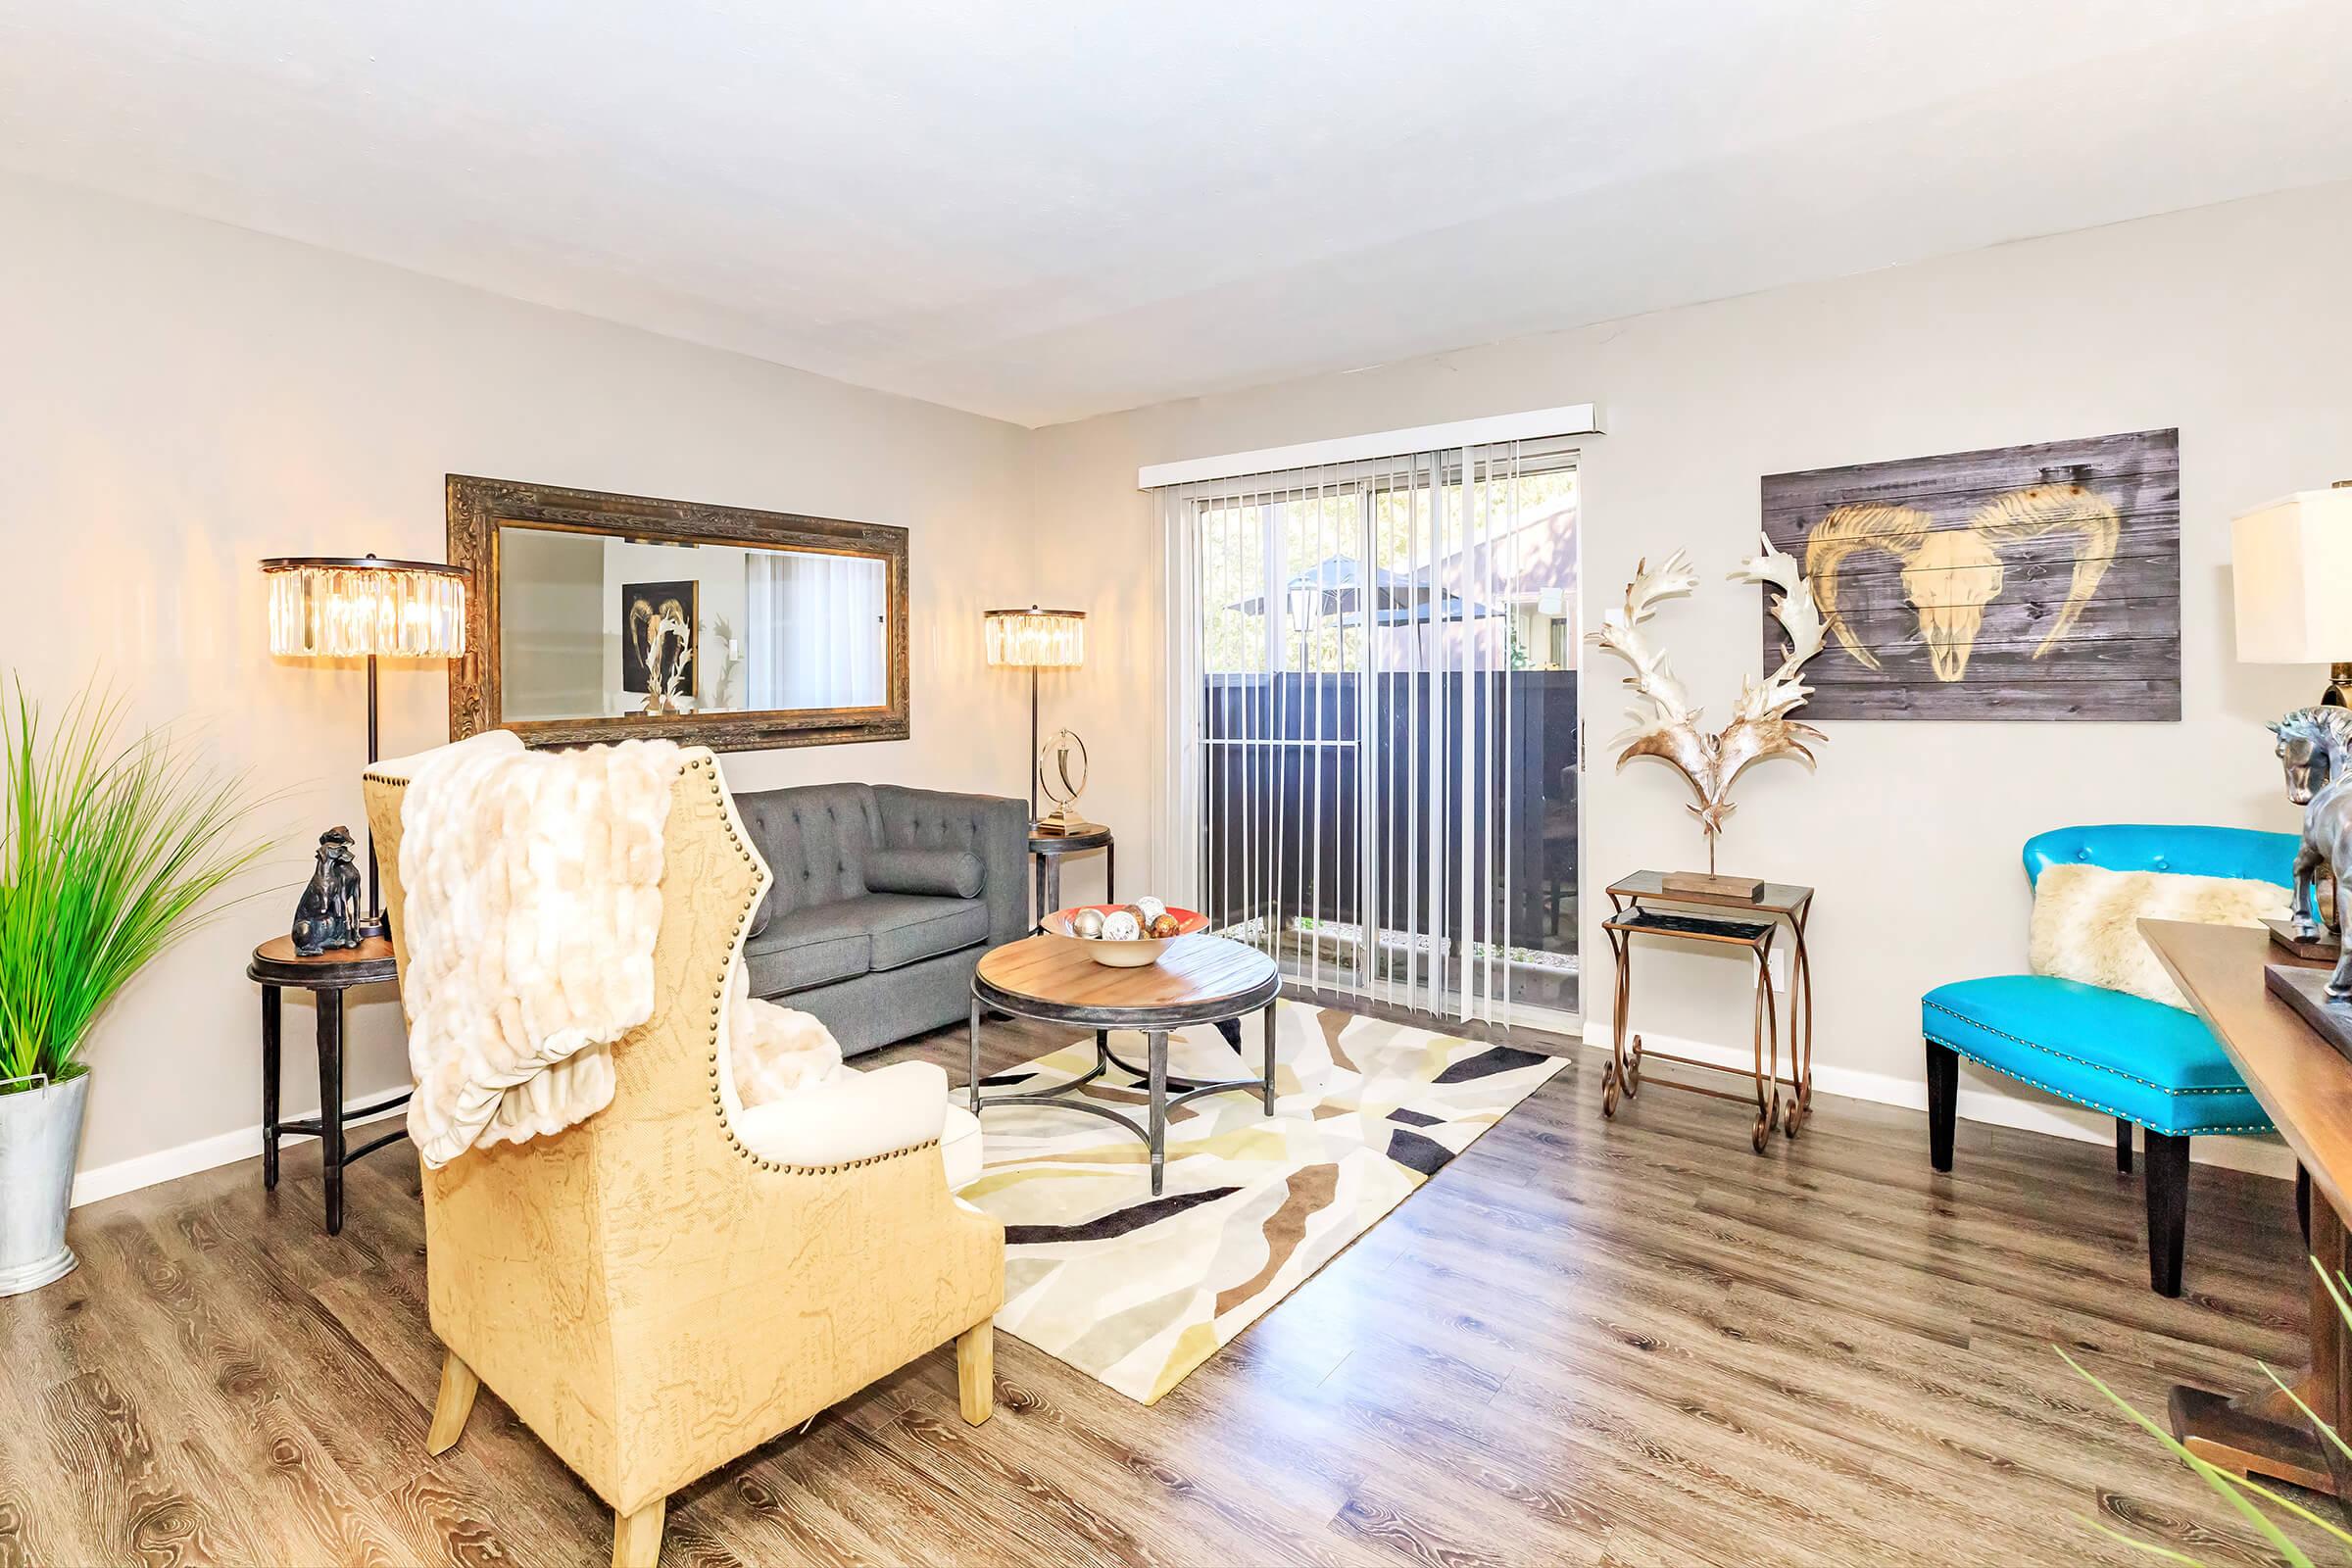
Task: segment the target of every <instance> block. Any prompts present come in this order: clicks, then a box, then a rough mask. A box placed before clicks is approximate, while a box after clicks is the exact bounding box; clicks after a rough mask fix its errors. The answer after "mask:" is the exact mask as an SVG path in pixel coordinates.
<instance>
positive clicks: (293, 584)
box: [262, 556, 466, 936]
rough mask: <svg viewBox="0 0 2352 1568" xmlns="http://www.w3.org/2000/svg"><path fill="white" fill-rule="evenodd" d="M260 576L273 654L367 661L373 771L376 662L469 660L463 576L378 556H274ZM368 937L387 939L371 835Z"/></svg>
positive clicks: (454, 569) (455, 569)
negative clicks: (265, 581) (266, 588)
mask: <svg viewBox="0 0 2352 1568" xmlns="http://www.w3.org/2000/svg"><path fill="white" fill-rule="evenodd" d="M262 573H263V575H264V576H266V577H267V578H269V580H270V652H271V653H272V654H275V655H277V656H279V657H280V658H284V659H365V660H367V661H368V765H369V766H371V767H372V766H373V765H374V764H375V762H376V761H377V760H378V759H377V752H376V735H377V731H376V711H375V662H376V661H377V660H378V659H379V658H380V659H457V658H460V657H461V656H463V655H464V654H465V652H466V572H465V569H464V568H463V567H459V566H449V565H443V564H441V563H439V562H433V561H383V560H379V559H378V558H376V557H374V556H274V557H271V558H270V560H268V561H265V562H263V563H262ZM366 931H367V934H368V935H369V936H382V935H383V934H384V904H383V898H382V895H381V894H380V893H379V892H378V891H377V888H376V868H375V835H374V833H372V832H370V833H369V834H368V914H367V920H366Z"/></svg>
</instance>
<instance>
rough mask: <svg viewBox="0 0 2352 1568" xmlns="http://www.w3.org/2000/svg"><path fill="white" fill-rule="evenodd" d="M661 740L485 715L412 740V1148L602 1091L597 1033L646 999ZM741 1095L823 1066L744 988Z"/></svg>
mask: <svg viewBox="0 0 2352 1568" xmlns="http://www.w3.org/2000/svg"><path fill="white" fill-rule="evenodd" d="M680 762H681V758H680V754H679V748H678V747H677V745H676V744H675V743H674V742H670V741H623V742H621V743H620V744H619V745H617V746H591V747H585V748H582V749H579V750H576V751H563V752H529V751H525V750H524V749H523V747H522V744H521V742H520V741H518V740H517V739H516V738H515V736H514V735H513V734H512V733H510V732H507V731H503V730H493V731H488V732H486V733H484V734H481V735H476V736H473V737H472V738H470V739H468V740H465V741H461V742H459V743H457V744H456V745H454V746H449V747H444V748H443V749H441V750H440V751H437V752H433V753H430V754H428V755H427V756H426V757H425V758H424V759H422V760H420V761H419V762H418V763H417V767H416V769H415V772H414V774H413V776H412V777H411V778H410V781H409V786H408V789H407V792H406V794H405V796H404V798H403V801H402V805H401V849H400V876H401V884H402V887H403V890H404V892H405V904H404V917H405V920H406V924H407V927H408V929H407V933H406V935H407V946H408V967H407V969H406V971H405V972H404V973H403V975H402V977H401V1000H402V1003H403V1005H405V1006H406V1008H407V1010H408V1014H409V1066H410V1069H411V1071H412V1073H413V1075H414V1076H415V1078H416V1080H417V1092H416V1096H415V1098H414V1099H412V1100H411V1101H410V1102H409V1136H410V1139H411V1140H412V1141H413V1142H414V1143H415V1144H416V1145H417V1152H418V1153H419V1154H420V1155H421V1156H422V1157H423V1160H424V1162H425V1163H426V1164H427V1165H430V1166H440V1165H445V1164H447V1163H448V1162H449V1161H450V1160H452V1159H454V1158H456V1157H457V1156H458V1155H459V1154H461V1153H464V1152H466V1150H468V1149H470V1148H473V1147H474V1146H476V1145H484V1146H486V1145H490V1144H499V1143H520V1142H522V1141H523V1140H525V1139H529V1138H536V1137H542V1136H544V1135H546V1134H549V1133H555V1132H560V1131H562V1130H563V1129H564V1128H566V1127H569V1126H571V1125H573V1124H574V1123H576V1122H579V1121H583V1120H585V1119H586V1118H588V1117H590V1116H593V1115H594V1114H596V1113H597V1112H598V1111H600V1110H602V1109H604V1108H605V1107H606V1106H607V1105H609V1104H611V1103H612V1102H613V1088H614V1077H613V1049H612V1048H613V1043H614V1042H615V1041H618V1040H619V1039H620V1038H621V1037H622V1036H624V1035H626V1034H627V1033H628V1032H629V1031H630V1030H632V1029H634V1028H636V1027H637V1026H638V1025H640V1024H642V1023H644V1022H645V1021H646V1019H648V1018H649V1017H651V1016H652V1015H653V1007H654V940H655V938H656V936H657V935H659V933H660V931H661V927H662V834H663V832H664V831H665V830H666V829H667V827H668V824H669V797H670V788H671V785H672V783H673V782H674V781H675V779H676V777H677V772H678V768H679V765H680ZM728 1021H729V1024H730V1026H731V1031H732V1037H733V1038H732V1044H734V1045H737V1046H741V1047H743V1048H744V1049H743V1050H742V1051H741V1052H730V1059H731V1060H732V1061H733V1062H734V1064H735V1070H736V1076H737V1078H738V1081H739V1083H740V1085H741V1086H742V1088H743V1090H744V1096H743V1098H744V1100H745V1101H746V1103H750V1102H751V1101H752V1100H753V1099H755V1098H756V1097H757V1098H766V1097H769V1096H772V1095H774V1094H776V1093H781V1092H784V1091H786V1090H789V1089H791V1088H794V1087H798V1086H800V1085H802V1084H804V1083H813V1082H820V1081H823V1080H825V1079H827V1078H830V1077H831V1076H832V1075H833V1074H835V1073H838V1072H839V1071H840V1070H841V1053H840V1051H839V1049H838V1048H837V1047H836V1046H835V1045H834V1042H833V1038H832V1035H831V1034H830V1033H829V1032H827V1031H826V1030H825V1028H824V1026H823V1025H821V1024H819V1023H817V1022H816V1020H815V1019H813V1018H810V1017H809V1016H808V1015H807V1014H805V1013H798V1012H792V1011H790V1010H788V1009H786V1008H782V1007H776V1006H773V1005H769V1004H767V1003H763V1002H755V1001H753V1000H752V999H751V998H750V997H749V995H748V994H747V982H746V980H745V978H744V975H743V972H742V965H741V964H740V963H738V964H737V965H736V976H735V996H734V999H733V1005H732V1006H731V1007H730V1009H729V1019H728Z"/></svg>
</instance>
